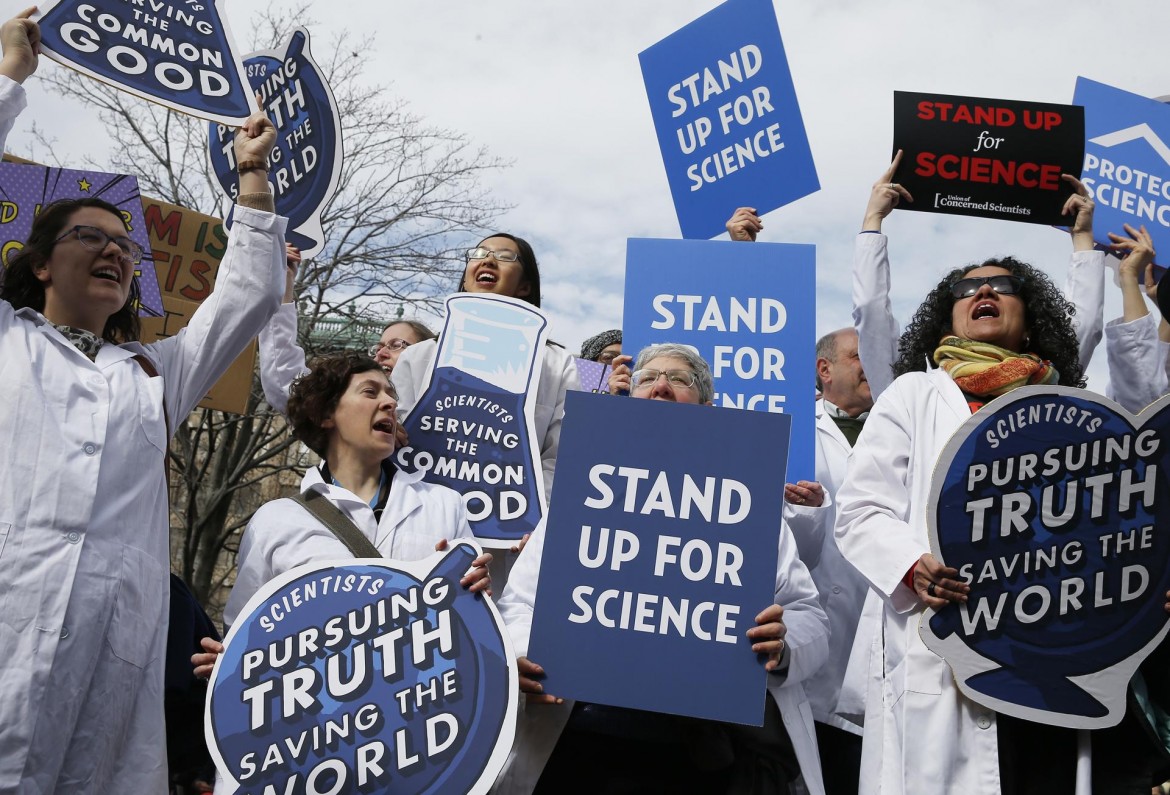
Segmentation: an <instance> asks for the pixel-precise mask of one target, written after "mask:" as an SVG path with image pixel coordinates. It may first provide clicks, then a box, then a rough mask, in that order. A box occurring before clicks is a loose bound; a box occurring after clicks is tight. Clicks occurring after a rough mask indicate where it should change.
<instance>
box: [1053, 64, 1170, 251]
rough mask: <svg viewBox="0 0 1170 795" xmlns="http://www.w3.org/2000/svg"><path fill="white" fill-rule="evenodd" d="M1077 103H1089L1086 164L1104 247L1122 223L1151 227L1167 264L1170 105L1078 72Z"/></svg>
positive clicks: (1098, 235) (1095, 231) (1169, 243)
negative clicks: (1082, 75) (1096, 80)
mask: <svg viewBox="0 0 1170 795" xmlns="http://www.w3.org/2000/svg"><path fill="white" fill-rule="evenodd" d="M1073 103H1074V104H1076V105H1084V107H1085V139H1086V140H1085V167H1084V170H1083V172H1082V174H1081V181H1082V182H1084V183H1085V185H1086V186H1088V188H1089V191H1090V193H1092V195H1093V200H1094V202H1095V203H1096V209H1095V210H1094V212H1093V215H1094V220H1093V236H1094V237H1095V238H1096V239H1097V243H1098V244H1100V245H1102V246H1108V245H1109V244H1110V241H1109V238H1108V233H1109V232H1113V233H1115V234H1119V235H1123V234H1124V232H1123V231H1122V224H1129V225H1130V226H1134V227H1137V226H1142V225H1144V226H1145V227H1146V230H1147V231H1148V232H1149V233H1150V237H1152V238H1153V239H1154V248H1155V250H1156V251H1158V252H1159V256H1158V257H1157V261H1158V263H1159V264H1161V265H1165V264H1166V263H1167V261H1168V258H1167V252H1170V105H1167V104H1165V103H1163V102H1158V101H1157V100H1153V99H1147V98H1146V97H1142V96H1138V95H1137V94H1131V93H1129V92H1128V91H1122V90H1121V89H1118V88H1113V87H1112V86H1107V85H1105V84H1104V83H1097V82H1094V81H1093V80H1089V79H1088V78H1084V77H1078V78H1077V87H1076V93H1075V94H1074V95H1073Z"/></svg>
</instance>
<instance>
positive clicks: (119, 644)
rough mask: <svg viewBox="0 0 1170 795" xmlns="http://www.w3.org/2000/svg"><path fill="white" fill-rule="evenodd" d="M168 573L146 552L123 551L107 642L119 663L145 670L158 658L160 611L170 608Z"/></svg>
mask: <svg viewBox="0 0 1170 795" xmlns="http://www.w3.org/2000/svg"><path fill="white" fill-rule="evenodd" d="M167 577H168V572H167V570H166V569H164V568H163V566H162V565H161V564H160V563H159V562H158V561H156V560H154V559H153V558H151V557H150V556H149V555H147V554H146V553H145V552H143V551H141V550H138V549H134V548H133V547H123V548H122V571H121V575H120V577H119V579H118V592H117V594H116V595H115V597H114V615H113V616H112V617H111V619H110V630H109V632H108V633H107V634H106V640H107V642H108V643H109V644H110V650H111V651H112V652H113V653H114V656H115V657H117V658H118V659H120V660H124V661H125V662H128V663H130V664H131V665H133V666H135V667H137V668H145V667H146V666H147V665H148V664H149V663H150V662H151V661H153V660H154V659H155V658H156V657H158V656H159V652H160V651H161V649H162V646H163V644H164V642H165V638H164V637H163V636H162V632H161V629H162V624H163V611H164V610H167V609H168V606H169V604H170V596H169V581H168V579H167Z"/></svg>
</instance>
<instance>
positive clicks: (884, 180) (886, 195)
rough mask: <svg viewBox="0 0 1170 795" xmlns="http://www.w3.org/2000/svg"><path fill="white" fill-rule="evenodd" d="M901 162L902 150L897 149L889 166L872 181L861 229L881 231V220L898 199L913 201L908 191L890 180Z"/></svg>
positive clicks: (890, 210)
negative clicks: (875, 180)
mask: <svg viewBox="0 0 1170 795" xmlns="http://www.w3.org/2000/svg"><path fill="white" fill-rule="evenodd" d="M901 162H902V150H901V149H899V150H898V154H896V155H894V161H893V162H892V163H890V167H889V168H887V169H886V170H885V171H884V172H883V173H882V175H881V176H880V177H878V181H877V182H875V183H873V190H871V191H870V193H869V204H867V205H866V206H865V220H864V221H862V224H861V228H862V230H864V231H866V232H880V231H882V221H883V220H884V219H885V217H886V216H887V215H889V214H890V213H891V212H893V211H894V208H895V207H897V206H898V202H899V201H901V200H902V199H905V200H906V201H908V202H912V201H914V197H913V196H911V195H910V191H908V190H906V189H905V188H903V187H902V186H901V185H899V184H898V183H896V182H891V181H890V180H892V179H893V178H894V172H895V171H897V170H898V165H899V164H900V163H901Z"/></svg>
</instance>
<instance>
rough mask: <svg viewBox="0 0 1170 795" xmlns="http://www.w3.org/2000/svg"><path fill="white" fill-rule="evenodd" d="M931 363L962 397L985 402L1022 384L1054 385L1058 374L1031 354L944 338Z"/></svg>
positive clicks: (1050, 366)
mask: <svg viewBox="0 0 1170 795" xmlns="http://www.w3.org/2000/svg"><path fill="white" fill-rule="evenodd" d="M934 363H935V364H937V365H938V366H939V367H941V368H943V369H944V370H946V371H947V375H949V376H950V377H951V378H953V379H954V380H955V383H956V384H958V386H959V388H960V389H962V390H963V392H964V393H965V394H968V395H973V396H975V397H977V398H983V399H984V401H986V400H990V399H991V398H994V397H999V396H1000V395H1004V394H1007V393H1008V392H1010V391H1012V390H1013V389H1015V388H1016V387H1018V386H1024V385H1025V384H1055V383H1056V382H1057V381H1058V380H1060V373H1058V372H1056V368H1055V367H1053V366H1052V362H1046V361H1044V360H1042V359H1041V358H1040V357H1039V356H1037V355H1036V354H1034V353H1016V352H1015V351H1009V350H1007V349H1006V348H1001V347H999V346H998V345H992V344H991V343H987V342H975V341H974V340H965V339H962V338H960V337H944V338H943V341H942V342H941V343H940V344H939V346H938V348H936V349H935V351H934Z"/></svg>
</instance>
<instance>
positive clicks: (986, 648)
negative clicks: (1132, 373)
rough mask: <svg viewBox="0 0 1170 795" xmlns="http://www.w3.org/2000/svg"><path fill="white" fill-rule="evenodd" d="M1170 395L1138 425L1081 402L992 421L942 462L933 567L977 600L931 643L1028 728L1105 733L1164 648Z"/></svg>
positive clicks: (941, 616)
mask: <svg viewBox="0 0 1170 795" xmlns="http://www.w3.org/2000/svg"><path fill="white" fill-rule="evenodd" d="M1167 467H1170V396H1167V397H1164V398H1162V399H1160V400H1158V401H1157V402H1155V403H1153V404H1152V405H1150V406H1148V407H1146V409H1145V410H1144V411H1142V412H1141V414H1139V415H1137V416H1134V415H1132V414H1130V413H1129V412H1127V411H1126V410H1125V409H1123V408H1122V407H1121V406H1119V405H1117V404H1116V403H1114V402H1113V401H1111V400H1109V399H1107V398H1104V397H1101V396H1099V395H1095V394H1093V393H1091V392H1088V391H1086V390H1083V389H1072V388H1070V387H1021V388H1019V389H1016V390H1013V391H1012V392H1011V393H1010V394H1008V395H1005V396H1003V397H1001V398H998V399H996V400H994V401H992V402H991V403H989V404H987V405H986V406H984V407H983V408H982V409H980V410H979V411H978V412H977V413H975V414H974V415H972V416H971V418H970V419H968V420H967V421H966V423H964V425H963V426H962V427H961V428H960V429H959V430H958V431H957V432H956V433H955V435H954V436H953V437H952V438H951V440H950V441H949V442H948V443H947V445H946V447H945V448H944V449H943V452H942V454H941V455H940V456H939V462H938V464H937V466H936V468H935V473H934V478H933V481H932V483H931V495H930V504H929V507H928V509H927V525H928V529H929V533H930V545H931V552H932V553H933V554H934V555H935V557H937V558H938V559H939V560H941V561H943V562H944V563H945V565H947V566H952V567H954V568H956V569H958V570H959V578H960V579H961V580H963V581H964V582H966V583H967V584H968V585H970V588H971V590H970V593H969V594H968V599H967V601H966V602H962V603H949V604H947V605H946V606H944V607H941V608H938V609H930V610H927V611H926V612H925V613H924V614H923V617H922V622H921V624H920V627H919V634H920V636H921V637H922V640H923V642H924V643H925V644H926V645H927V647H929V648H930V649H931V650H932V651H933V652H935V653H936V654H938V655H940V656H941V657H943V658H944V659H945V660H946V661H947V663H949V664H950V666H951V668H952V669H953V671H954V674H955V682H956V683H957V684H958V686H959V689H960V690H962V692H963V693H964V695H966V696H967V697H968V698H970V699H972V700H973V701H976V702H978V703H980V704H982V705H983V706H985V707H988V708H990V709H994V710H996V711H997V712H1003V713H1006V714H1009V715H1012V716H1014V717H1017V718H1022V719H1024V720H1031V721H1037V722H1040V723H1047V724H1051V725H1055V726H1065V727H1068V728H1075V729H1101V728H1106V727H1108V726H1113V725H1116V724H1117V723H1118V721H1120V720H1121V718H1122V716H1123V715H1124V714H1125V709H1126V688H1127V685H1128V683H1129V681H1130V680H1131V678H1132V677H1133V674H1134V671H1135V670H1137V667H1138V666H1139V665H1140V664H1141V663H1142V661H1143V660H1144V659H1145V658H1146V657H1147V655H1149V654H1150V653H1151V652H1152V651H1153V650H1154V648H1155V647H1156V646H1157V645H1158V644H1159V643H1160V642H1161V641H1162V639H1163V638H1164V637H1165V636H1166V632H1167V630H1168V629H1170V620H1168V618H1167V615H1166V613H1165V611H1164V604H1165V601H1166V600H1165V594H1166V592H1167V591H1168V590H1170V565H1168V564H1170V534H1167V533H1165V532H1161V531H1164V530H1165V528H1167V527H1170V471H1168V469H1167Z"/></svg>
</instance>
